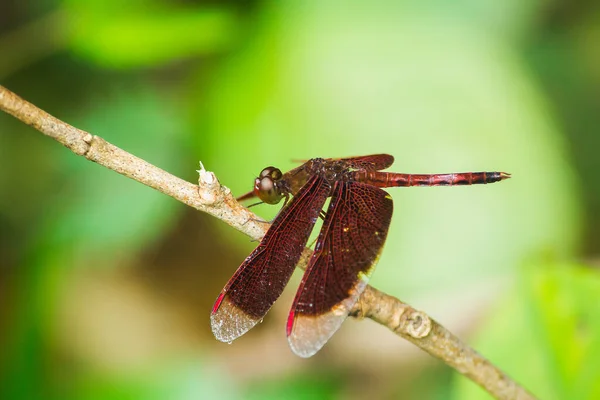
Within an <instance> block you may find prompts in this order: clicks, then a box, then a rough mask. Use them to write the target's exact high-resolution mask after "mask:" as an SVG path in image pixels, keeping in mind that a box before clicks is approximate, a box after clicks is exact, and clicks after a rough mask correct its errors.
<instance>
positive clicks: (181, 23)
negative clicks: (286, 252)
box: [0, 0, 600, 400]
mask: <svg viewBox="0 0 600 400" xmlns="http://www.w3.org/2000/svg"><path fill="white" fill-rule="evenodd" d="M0 84H2V85H4V86H7V87H8V88H9V89H11V90H13V91H14V92H16V93H17V94H19V95H20V96H22V97H24V98H25V99H27V100H29V101H31V102H32V103H34V104H36V105H37V106H39V107H41V108H42V109H44V110H46V111H48V112H50V113H51V114H53V115H55V116H56V117H58V118H60V119H62V120H64V121H66V122H68V123H70V124H72V125H74V126H77V127H79V128H81V129H84V130H87V131H90V132H93V133H94V134H97V135H100V136H102V137H104V138H105V139H107V140H108V141H110V142H112V143H114V144H115V145H117V146H119V147H121V148H123V149H125V150H127V151H129V152H131V153H133V154H135V155H137V156H139V157H142V158H144V159H145V160H147V161H149V162H151V163H153V164H155V165H157V166H159V167H161V168H163V169H165V170H167V171H169V172H171V173H173V174H175V175H178V176H180V177H182V178H184V179H187V180H189V181H191V182H195V181H197V173H196V172H195V170H196V169H197V168H198V161H199V160H201V161H202V162H203V163H204V165H205V166H206V167H207V169H209V170H211V171H214V172H215V173H216V174H217V176H218V177H219V179H220V181H221V183H222V184H224V185H226V186H228V187H229V188H231V190H232V191H233V192H234V193H236V194H241V193H244V192H245V191H247V190H249V188H251V186H252V182H253V178H254V177H255V176H256V175H257V174H258V172H259V171H260V170H261V169H262V168H263V167H265V166H268V165H276V166H278V167H280V168H281V169H289V168H291V167H293V166H294V165H295V163H294V160H298V159H308V158H310V157H342V156H351V155H364V154H370V153H380V152H386V153H390V154H393V155H394V156H395V157H396V163H395V165H394V167H393V168H392V170H394V171H397V172H413V173H434V172H459V171H470V170H472V171H480V170H487V171H494V170H500V171H507V172H511V173H512V174H513V179H511V180H510V181H507V182H502V183H500V184H495V185H491V186H472V187H458V188H410V189H400V188H399V189H390V190H389V191H390V193H391V194H392V196H393V197H394V200H395V204H396V206H395V208H396V210H395V215H394V220H393V222H392V225H391V230H390V234H389V237H388V242H387V245H386V248H385V251H384V254H383V256H382V257H381V260H380V262H379V266H378V269H377V271H376V272H375V275H374V277H373V279H372V284H373V286H375V287H377V288H379V289H381V290H383V291H385V292H387V293H390V294H392V295H395V296H397V297H399V298H400V299H402V300H404V301H407V302H408V303H410V304H412V305H413V306H415V307H417V308H420V309H423V310H425V311H426V312H428V313H429V314H431V315H432V316H433V317H434V318H436V319H437V320H438V321H440V322H441V323H442V324H444V325H445V326H447V327H448V328H449V329H451V330H452V331H453V332H455V333H457V334H458V335H459V336H460V337H461V338H463V339H464V340H465V341H467V342H468V343H470V344H472V345H473V346H474V347H475V348H476V349H478V351H480V352H481V353H482V354H484V355H485V356H486V357H488V358H489V359H490V360H491V361H492V362H494V363H496V364H497V365H499V366H501V367H502V368H503V369H504V370H505V371H506V372H507V373H508V374H509V375H511V376H513V377H514V378H516V379H517V380H518V381H520V382H522V383H523V384H524V385H525V386H526V387H528V388H529V389H530V390H532V391H533V392H534V393H536V394H537V395H538V396H540V397H541V398H544V399H598V398H600V276H599V271H598V266H599V265H600V263H599V259H598V254H599V253H600V242H599V241H598V237H599V235H600V174H599V173H598V172H599V171H600V156H599V155H598V150H599V149H600V134H599V132H598V126H600V95H599V93H600V3H598V2H591V1H587V2H584V1H580V2H572V1H567V0H550V1H540V0H526V1H523V0H506V1H501V2H498V1H489V0H488V1H486V0H479V1H477V0H461V1H453V2H443V1H434V0H425V1H414V2H411V1H383V0H380V1H371V2H360V1H347V2H341V1H304V2H301V1H285V0H284V1H278V2H267V1H265V2H262V1H234V0H230V1H221V2H219V1H199V0H178V1H166V0H162V1H160V0H144V1H143V0H133V1H121V0H85V1H84V0H26V1H22V0H3V1H2V2H0ZM277 209H278V207H269V206H258V207H256V208H255V209H254V210H255V211H256V212H257V213H258V214H259V215H261V216H262V217H263V218H265V219H269V218H272V216H274V215H275V213H276V212H277ZM255 245H256V243H252V242H250V240H249V239H248V238H247V237H245V236H244V235H242V234H241V233H239V232H237V231H235V230H233V229H232V228H230V227H228V226H226V225H225V224H223V223H222V222H220V221H218V220H216V219H214V218H212V217H209V216H206V215H202V214H201V213H199V212H197V211H195V210H192V209H189V208H187V207H185V206H183V205H182V204H179V203H178V202H176V201H175V200H173V199H171V198H168V197H167V196H164V195H162V194H160V193H157V192H155V191H153V190H151V189H149V188H147V187H144V186H142V185H141V184H139V183H136V182H133V181H131V180H128V179H126V178H124V177H122V176H119V175H117V174H115V173H113V172H111V171H108V170H106V169H104V168H102V167H100V166H98V165H95V164H93V163H90V162H88V161H86V160H85V159H83V158H81V157H77V156H75V155H73V154H71V153H70V152H69V151H68V150H66V149H65V148H63V147H61V146H60V145H58V144H57V143H56V142H53V141H52V140H50V139H48V138H46V137H44V136H43V135H41V134H40V133H38V132H36V131H34V130H33V129H32V128H29V127H27V126H25V125H24V124H22V123H21V122H19V121H17V120H15V119H13V118H12V117H9V116H8V115H6V114H0V398H2V399H42V398H43V399H84V400H88V399H203V398H207V399H208V398H219V399H223V400H225V399H307V398H323V399H362V398H367V396H368V398H372V399H380V398H381V399H387V398H403V399H438V400H441V399H486V398H489V396H488V395H487V394H486V393H485V392H483V391H482V390H481V389H479V388H478V387H477V386H476V385H474V384H473V383H472V382H470V381H468V380H467V379H466V378H464V377H462V376H460V375H459V374H458V373H456V372H454V371H453V370H452V369H450V368H449V367H447V366H446V365H444V364H442V363H441V362H439V361H437V360H435V359H433V358H431V357H430V356H428V355H427V354H425V353H423V352H421V351H420V350H418V349H416V348H415V347H414V346H412V345H409V344H407V343H405V342H404V341H402V340H401V339H399V338H397V337H396V336H394V335H393V334H392V333H391V332H389V331H388V330H386V329H385V328H383V327H381V326H379V325H377V324H375V323H373V322H372V321H368V320H367V321H353V320H352V321H351V320H349V321H347V322H346V323H345V324H344V326H343V327H342V329H341V330H340V331H339V332H338V333H337V334H336V335H335V336H334V337H333V338H332V339H331V340H330V342H329V343H328V344H327V345H326V347H325V348H324V349H323V350H322V351H321V352H320V353H318V354H317V355H316V356H314V357H313V358H311V359H308V360H305V359H300V358H298V357H295V356H294V355H293V354H292V353H291V351H290V350H289V349H288V347H287V341H286V339H285V329H284V326H285V317H286V314H287V311H288V308H289V306H290V304H291V300H292V296H293V295H294V291H295V288H296V284H297V282H298V279H299V272H298V273H297V274H296V275H295V276H294V278H293V281H292V283H291V284H290V285H289V287H288V288H287V290H286V291H285V293H284V295H283V296H282V298H281V299H280V300H279V301H278V302H277V303H276V305H275V306H274V308H273V309H272V310H271V312H270V313H269V314H268V316H267V317H266V318H265V320H264V323H263V324H261V325H260V326H258V327H256V328H255V329H254V330H252V331H251V332H249V333H248V334H247V335H245V336H244V337H242V338H240V339H238V340H237V341H235V342H234V343H233V344H231V345H226V344H223V343H220V342H217V341H216V340H215V339H214V338H213V336H212V333H211V331H210V326H209V313H210V308H211V306H212V304H213V302H214V300H215V298H216V296H217V294H218V293H219V291H220V290H221V288H222V287H223V286H224V285H225V283H226V281H227V279H228V278H229V277H230V276H231V275H232V274H233V272H234V271H235V269H236V268H237V266H238V265H239V264H240V263H241V261H242V260H243V259H244V258H245V256H246V255H247V254H248V253H249V252H250V251H251V249H252V248H253V247H254V246H255Z"/></svg>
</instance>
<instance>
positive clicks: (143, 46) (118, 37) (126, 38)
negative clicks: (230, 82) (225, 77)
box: [65, 0, 237, 68]
mask: <svg viewBox="0 0 600 400" xmlns="http://www.w3.org/2000/svg"><path fill="white" fill-rule="evenodd" d="M65 7H66V9H67V11H68V15H69V18H68V25H69V27H70V30H69V32H70V34H71V35H72V37H71V48H72V50H73V51H74V52H75V53H76V54H78V55H80V56H81V57H84V58H85V59H87V60H89V61H92V62H94V63H96V64H99V65H101V66H103V67H112V68H132V67H142V66H157V65H163V64H166V63H170V62H172V61H173V60H178V59H184V58H189V57H193V56H198V55H203V54H210V53H215V52H220V51H223V49H225V48H227V47H229V46H230V45H231V42H232V40H233V38H234V37H235V36H236V33H237V24H236V18H235V16H234V14H233V13H232V12H231V11H230V10H228V9H225V8H192V7H186V8H177V7H172V6H171V7H167V6H166V3H163V2H150V3H148V2H137V1H136V2H121V1H114V0H110V1H86V2H82V1H72V0H65Z"/></svg>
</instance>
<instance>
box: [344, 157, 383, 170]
mask: <svg viewBox="0 0 600 400" xmlns="http://www.w3.org/2000/svg"><path fill="white" fill-rule="evenodd" d="M340 160H343V161H346V162H347V163H348V164H349V165H350V166H351V167H352V168H356V169H364V170H367V171H380V170H382V169H386V168H389V167H391V166H392V164H393V163H394V156H391V155H389V154H372V155H370V156H361V157H348V158H340Z"/></svg>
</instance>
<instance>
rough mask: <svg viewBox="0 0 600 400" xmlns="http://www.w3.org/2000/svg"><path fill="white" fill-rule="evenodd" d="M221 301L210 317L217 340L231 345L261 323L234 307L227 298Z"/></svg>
mask: <svg viewBox="0 0 600 400" xmlns="http://www.w3.org/2000/svg"><path fill="white" fill-rule="evenodd" d="M219 300H221V303H220V304H217V305H215V309H213V312H212V314H211V315H210V325H211V328H212V332H213V335H215V338H217V340H220V341H221V342H225V343H231V342H232V341H234V340H235V339H237V338H239V337H240V336H242V335H243V334H244V333H246V332H248V331H249V330H250V329H252V328H253V327H254V325H256V324H257V323H258V322H259V321H260V318H255V317H252V316H250V315H248V314H246V313H245V312H244V311H242V310H241V309H240V308H239V307H237V306H235V305H233V304H232V303H231V302H230V301H229V300H228V299H227V297H225V298H223V299H221V298H219ZM219 300H217V302H219Z"/></svg>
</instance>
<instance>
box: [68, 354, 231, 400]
mask: <svg viewBox="0 0 600 400" xmlns="http://www.w3.org/2000/svg"><path fill="white" fill-rule="evenodd" d="M75 392H76V395H75V396H74V398H76V399H79V400H129V399H140V400H162V399H171V400H193V399H217V398H218V399H223V400H228V399H237V398H240V397H239V393H237V388H236V387H235V386H234V385H232V384H231V382H230V381H228V380H225V379H223V376H221V375H220V374H219V373H218V372H217V371H215V370H214V369H212V368H211V367H207V366H206V365H202V364H199V363H198V362H197V361H194V362H193V363H185V362H167V363H165V364H162V365H160V366H154V367H149V368H148V369H145V370H142V371H138V372H137V373H135V372H131V373H124V374H119V375H103V374H96V375H94V374H90V375H88V376H87V377H86V378H84V379H83V380H79V381H77V383H76V385H75Z"/></svg>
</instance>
